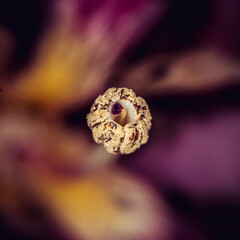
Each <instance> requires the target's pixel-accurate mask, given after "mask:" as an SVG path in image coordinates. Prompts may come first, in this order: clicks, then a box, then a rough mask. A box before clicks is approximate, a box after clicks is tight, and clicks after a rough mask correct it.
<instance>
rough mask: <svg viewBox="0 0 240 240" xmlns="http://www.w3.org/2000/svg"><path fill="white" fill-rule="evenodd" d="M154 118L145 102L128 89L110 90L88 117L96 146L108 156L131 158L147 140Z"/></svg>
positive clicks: (101, 96)
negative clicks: (110, 154)
mask: <svg viewBox="0 0 240 240" xmlns="http://www.w3.org/2000/svg"><path fill="white" fill-rule="evenodd" d="M151 119H152V117H151V114H150V111H149V108H148V105H147V103H146V101H145V100H144V99H143V98H141V97H136V94H135V93H134V92H133V91H132V90H131V89H127V88H110V89H108V90H107V91H106V92H105V93H104V94H103V95H100V96H99V97H98V98H97V99H96V100H95V102H94V104H93V106H92V108H91V111H90V113H89V114H88V116H87V122H88V126H89V127H90V128H91V130H92V133H93V138H94V140H95V142H96V143H103V144H104V147H105V148H106V150H107V151H108V152H109V153H121V154H130V153H132V152H134V151H135V150H136V149H137V148H139V147H140V146H141V145H142V144H144V143H146V142H147V140H148V131H149V130H150V128H151Z"/></svg>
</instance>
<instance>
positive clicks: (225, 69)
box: [118, 49, 240, 97]
mask: <svg viewBox="0 0 240 240" xmlns="http://www.w3.org/2000/svg"><path fill="white" fill-rule="evenodd" d="M237 83H240V62H239V61H238V60H236V59H234V58H232V57H230V56H227V55H226V54H224V53H220V52H217V51H215V50H211V49H205V50H204V49H202V50H198V51H197V50H195V51H190V52H188V53H183V54H181V55H179V56H177V57H176V56H175V57H171V56H166V55H165V56H159V57H156V58H153V59H151V60H150V61H146V62H143V63H142V64H141V65H139V66H137V67H136V68H134V69H133V70H132V71H130V72H127V74H126V76H125V77H124V78H123V81H121V84H123V85H124V86H126V87H129V88H133V89H135V90H136V91H138V92H139V94H141V95H145V96H151V97H153V96H158V95H159V94H164V95H166V94H169V93H170V94H172V93H191V92H196V91H202V90H207V89H211V88H217V87H221V86H225V85H230V84H237ZM118 84H119V83H118Z"/></svg>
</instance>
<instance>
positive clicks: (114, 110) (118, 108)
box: [111, 102, 123, 115]
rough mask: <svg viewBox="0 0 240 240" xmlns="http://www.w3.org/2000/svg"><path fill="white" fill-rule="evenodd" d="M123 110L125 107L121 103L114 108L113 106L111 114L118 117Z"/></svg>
mask: <svg viewBox="0 0 240 240" xmlns="http://www.w3.org/2000/svg"><path fill="white" fill-rule="evenodd" d="M122 110H123V106H122V105H121V104H120V103H118V102H117V103H114V104H113V106H112V109H111V113H112V114H113V115H118V114H120V113H121V112H122Z"/></svg>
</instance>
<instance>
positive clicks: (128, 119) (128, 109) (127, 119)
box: [108, 100, 137, 127]
mask: <svg viewBox="0 0 240 240" xmlns="http://www.w3.org/2000/svg"><path fill="white" fill-rule="evenodd" d="M115 103H120V104H121V105H122V107H123V109H122V111H121V113H120V114H118V115H113V114H112V113H111V109H112V106H113V105H114V104H115ZM108 111H109V113H110V118H111V119H112V120H113V121H115V122H116V123H118V124H120V125H121V126H123V127H124V126H125V125H126V124H128V123H133V122H135V121H136V115H137V112H136V110H135V108H134V106H133V104H132V103H131V102H130V101H128V100H118V101H115V102H112V103H111V104H110V106H109V110H108Z"/></svg>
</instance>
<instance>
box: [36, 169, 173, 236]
mask: <svg viewBox="0 0 240 240" xmlns="http://www.w3.org/2000/svg"><path fill="white" fill-rule="evenodd" d="M36 175H37V177H36V179H35V181H34V185H36V186H35V187H38V188H39V189H37V191H38V193H39V194H40V198H41V199H43V201H44V202H45V204H46V205H47V206H48V208H49V211H50V212H51V213H52V214H53V216H55V218H56V219H57V220H58V221H59V223H60V224H61V225H62V227H63V228H64V229H65V230H66V231H68V232H69V233H70V235H72V236H73V237H75V238H76V239H78V236H80V237H81V236H82V237H83V239H88V240H95V239H96V240H101V239H116V240H117V239H119V240H120V239H126V240H127V239H129V240H130V239H149V240H152V239H154V240H158V239H166V237H167V235H168V234H169V228H168V227H169V226H168V224H169V223H168V221H169V217H168V213H167V209H166V206H165V204H164V203H163V202H162V200H160V199H159V198H158V197H157V196H156V193H154V192H153V191H152V190H151V189H150V188H149V187H148V186H147V185H146V184H143V183H142V182H141V181H139V180H137V179H136V178H134V177H131V176H130V175H129V174H127V173H126V172H124V171H123V170H120V169H117V168H109V169H106V170H102V171H100V172H95V174H93V175H89V176H88V177H86V178H79V179H63V178H58V177H54V176H50V175H44V176H42V175H40V174H36ZM36 175H35V176H36ZM34 178H35V177H34ZM75 238H74V239H75Z"/></svg>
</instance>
